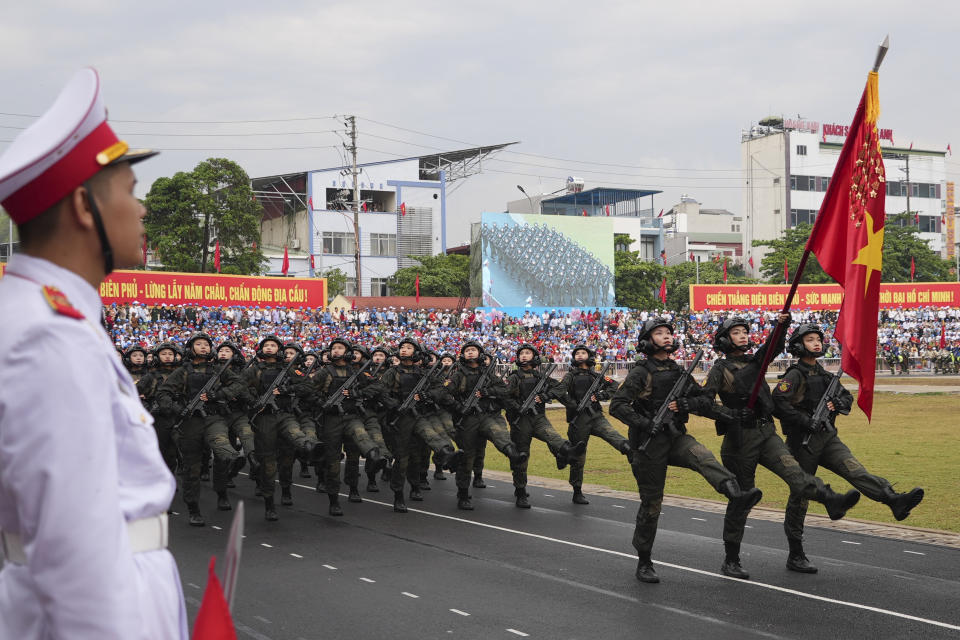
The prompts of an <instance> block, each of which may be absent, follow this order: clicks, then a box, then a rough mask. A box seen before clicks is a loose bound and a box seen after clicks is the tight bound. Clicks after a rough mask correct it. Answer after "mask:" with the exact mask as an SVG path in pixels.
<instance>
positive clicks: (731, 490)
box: [720, 478, 763, 513]
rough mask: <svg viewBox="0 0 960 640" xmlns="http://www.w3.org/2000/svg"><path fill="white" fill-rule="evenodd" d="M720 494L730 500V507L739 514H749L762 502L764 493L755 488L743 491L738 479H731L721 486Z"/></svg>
mask: <svg viewBox="0 0 960 640" xmlns="http://www.w3.org/2000/svg"><path fill="white" fill-rule="evenodd" d="M720 493H722V494H723V495H725V496H726V497H727V499H728V500H730V506H731V507H732V508H733V509H735V510H736V511H737V512H739V513H749V512H750V509H753V507H754V505H755V504H757V503H758V502H760V499H761V498H762V497H763V492H762V491H760V489H757V488H756V487H754V488H753V489H747V490H746V491H743V490H742V489H740V483H738V482H737V480H736V478H730V479H729V480H727V481H725V482H724V483H723V484H722V485H720Z"/></svg>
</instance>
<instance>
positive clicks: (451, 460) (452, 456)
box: [439, 444, 462, 472]
mask: <svg viewBox="0 0 960 640" xmlns="http://www.w3.org/2000/svg"><path fill="white" fill-rule="evenodd" d="M439 453H440V467H441V468H442V469H447V470H449V471H453V472H456V470H457V467H458V466H460V456H461V455H462V452H461V451H457V450H456V449H454V448H453V446H452V445H449V444H448V445H444V447H443V448H442V449H440V451H439Z"/></svg>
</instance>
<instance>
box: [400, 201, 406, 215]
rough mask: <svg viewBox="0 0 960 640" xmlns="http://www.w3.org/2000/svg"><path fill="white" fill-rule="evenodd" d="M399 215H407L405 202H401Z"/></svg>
mask: <svg viewBox="0 0 960 640" xmlns="http://www.w3.org/2000/svg"><path fill="white" fill-rule="evenodd" d="M400 215H401V216H405V215H407V203H406V202H401V203H400Z"/></svg>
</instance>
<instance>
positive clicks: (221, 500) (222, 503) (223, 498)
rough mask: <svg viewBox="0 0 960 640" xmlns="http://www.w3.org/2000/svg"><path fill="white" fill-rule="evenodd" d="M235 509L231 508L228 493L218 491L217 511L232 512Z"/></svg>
mask: <svg viewBox="0 0 960 640" xmlns="http://www.w3.org/2000/svg"><path fill="white" fill-rule="evenodd" d="M231 509H233V507H232V506H230V498H228V497H227V492H226V491H217V511H230V510H231Z"/></svg>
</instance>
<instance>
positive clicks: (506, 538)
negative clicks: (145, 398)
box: [170, 475, 960, 640]
mask: <svg viewBox="0 0 960 640" xmlns="http://www.w3.org/2000/svg"><path fill="white" fill-rule="evenodd" d="M448 478H449V479H448V480H446V481H436V480H432V479H431V484H432V487H433V490H432V491H430V492H428V493H426V494H425V495H426V500H425V501H424V502H421V503H413V502H409V501H408V503H407V504H408V506H409V507H411V511H410V513H407V514H405V515H403V514H395V513H394V512H393V510H392V494H391V493H390V492H388V491H383V490H381V492H380V493H376V494H367V493H364V494H363V495H364V503H363V504H350V503H348V502H346V499H345V497H344V498H343V499H342V504H343V506H344V510H345V511H346V515H345V516H344V517H341V518H334V517H331V516H328V515H327V499H326V496H324V495H320V494H317V493H316V492H314V490H313V488H312V483H313V481H312V480H307V481H299V482H302V483H303V484H300V485H298V486H297V487H296V488H295V489H294V500H295V504H294V506H292V507H278V508H279V509H280V521H279V522H274V523H269V522H266V521H264V519H263V510H262V500H259V499H257V498H255V497H254V496H253V483H252V482H250V481H249V480H248V479H247V478H246V477H245V476H240V477H239V478H238V479H237V484H238V487H237V489H235V490H232V491H231V497H232V498H233V499H234V500H236V499H239V498H243V499H244V500H245V501H246V506H247V518H246V539H245V541H244V549H243V558H242V562H241V569H240V577H239V583H238V587H237V595H236V601H235V606H234V619H235V621H236V623H237V631H238V635H239V637H240V638H256V639H259V640H264V639H273V640H279V639H281V638H284V639H285V638H293V639H297V638H308V639H312V638H375V637H390V638H403V639H405V638H417V639H420V638H446V637H456V638H485V639H486V638H517V637H530V638H551V639H560V638H600V637H602V638H604V640H610V639H617V638H637V637H643V638H673V639H675V638H690V637H702V638H710V640H717V639H719V638H753V637H763V638H824V637H834V638H844V639H847V638H870V639H871V640H876V639H879V638H904V637H922V638H924V639H925V640H926V639H933V638H957V637H960V607H958V604H960V550H956V549H950V548H947V547H940V546H933V545H925V544H918V543H907V542H901V541H898V540H891V539H886V538H878V537H871V536H865V535H858V534H851V533H847V532H840V531H830V530H826V529H815V528H811V527H808V529H807V541H806V547H807V554H808V556H809V557H810V559H811V561H812V562H813V563H814V564H816V565H818V566H819V567H820V573H819V574H817V575H801V574H796V573H792V572H789V571H787V570H786V569H785V567H784V562H785V560H786V552H785V546H786V543H785V539H784V535H783V531H782V527H781V525H780V524H779V523H774V522H765V521H762V520H753V519H751V520H750V522H749V526H750V529H748V530H747V535H746V539H745V541H744V546H743V553H742V559H743V563H744V567H745V568H746V569H747V570H748V571H750V573H751V577H752V579H751V580H749V581H738V580H733V579H729V578H725V577H723V576H720V575H719V573H718V570H719V567H720V564H721V561H722V559H723V546H722V543H721V542H720V532H721V527H722V514H718V513H709V512H704V511H697V510H694V509H687V508H678V507H664V513H663V515H662V516H661V520H660V531H659V534H658V537H657V543H656V546H655V548H654V558H655V560H656V561H657V571H658V573H659V574H660V577H661V580H662V582H661V584H658V585H647V584H641V583H639V582H637V580H636V579H635V578H634V575H633V572H634V569H635V566H636V558H635V556H634V554H633V549H632V547H631V545H630V538H631V535H632V532H633V520H634V517H635V514H636V508H637V505H638V503H637V502H630V501H624V500H621V499H616V498H606V497H598V496H591V497H590V499H591V504H590V505H588V506H577V505H573V504H572V503H571V501H570V496H571V494H570V492H569V491H557V490H554V489H544V488H540V487H529V488H528V490H529V492H530V494H531V498H530V500H531V503H532V504H533V505H534V507H533V509H530V510H521V509H517V508H516V507H515V506H514V505H513V487H512V486H509V485H507V484H506V483H503V482H499V481H498V482H492V483H490V486H489V487H488V488H487V489H472V493H473V496H474V505H475V507H476V510H475V511H472V512H465V511H458V510H457V508H456V499H455V487H454V486H453V479H452V478H450V477H449V475H448ZM382 486H383V484H382V483H381V487H382ZM668 491H669V487H668ZM203 497H204V499H203V501H202V503H201V508H202V509H203V512H204V515H205V516H206V518H207V526H206V527H204V528H202V529H201V528H193V527H189V526H188V525H187V522H186V515H185V511H179V512H178V515H175V516H172V517H171V531H170V538H171V549H172V551H173V553H174V555H175V556H176V558H177V562H178V564H179V566H180V571H181V576H182V579H183V583H184V590H185V592H186V596H187V608H188V610H189V612H190V615H191V620H192V617H193V615H194V614H195V613H196V609H197V606H198V605H199V602H200V599H201V597H202V593H203V587H204V585H205V584H206V570H207V564H208V562H209V558H210V556H211V555H214V554H215V555H217V556H218V557H219V556H222V553H223V549H224V545H225V543H226V537H227V530H228V528H229V525H230V518H231V517H232V512H217V511H215V507H214V499H215V496H214V494H213V493H212V491H209V490H207V491H205V492H204V496H203ZM278 498H279V491H278ZM178 504H179V502H177V503H175V506H174V508H175V509H176V508H177V505H178Z"/></svg>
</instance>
